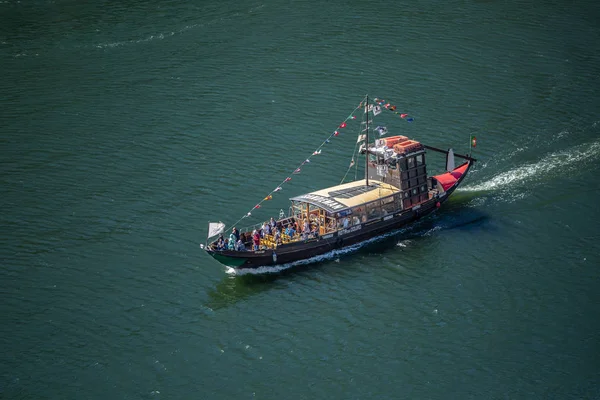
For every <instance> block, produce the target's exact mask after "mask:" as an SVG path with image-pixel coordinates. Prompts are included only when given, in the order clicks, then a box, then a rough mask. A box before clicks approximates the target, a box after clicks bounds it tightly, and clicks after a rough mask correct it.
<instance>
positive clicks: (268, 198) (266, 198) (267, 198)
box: [265, 195, 273, 200]
mask: <svg viewBox="0 0 600 400" xmlns="http://www.w3.org/2000/svg"><path fill="white" fill-rule="evenodd" d="M271 199H273V196H271V195H268V196H267V197H265V200H271Z"/></svg>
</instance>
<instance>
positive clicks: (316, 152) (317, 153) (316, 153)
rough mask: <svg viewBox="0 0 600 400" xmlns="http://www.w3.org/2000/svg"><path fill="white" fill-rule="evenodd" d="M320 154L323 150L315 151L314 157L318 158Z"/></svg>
mask: <svg viewBox="0 0 600 400" xmlns="http://www.w3.org/2000/svg"><path fill="white" fill-rule="evenodd" d="M319 154H321V150H315V151H314V153H313V156H318V155H319Z"/></svg>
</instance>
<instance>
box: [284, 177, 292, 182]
mask: <svg viewBox="0 0 600 400" xmlns="http://www.w3.org/2000/svg"><path fill="white" fill-rule="evenodd" d="M291 180H292V178H290V177H289V176H288V177H287V178H285V181H284V182H289V181H291Z"/></svg>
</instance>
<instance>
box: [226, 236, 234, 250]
mask: <svg viewBox="0 0 600 400" xmlns="http://www.w3.org/2000/svg"><path fill="white" fill-rule="evenodd" d="M227 249H228V250H235V236H234V238H233V239H229V243H227Z"/></svg>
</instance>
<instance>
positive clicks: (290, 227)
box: [285, 224, 296, 238]
mask: <svg viewBox="0 0 600 400" xmlns="http://www.w3.org/2000/svg"><path fill="white" fill-rule="evenodd" d="M295 233H296V230H295V229H294V226H293V225H292V224H289V225H288V227H287V228H286V229H285V234H286V235H288V236H289V237H290V238H291V237H293V236H294V234H295Z"/></svg>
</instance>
